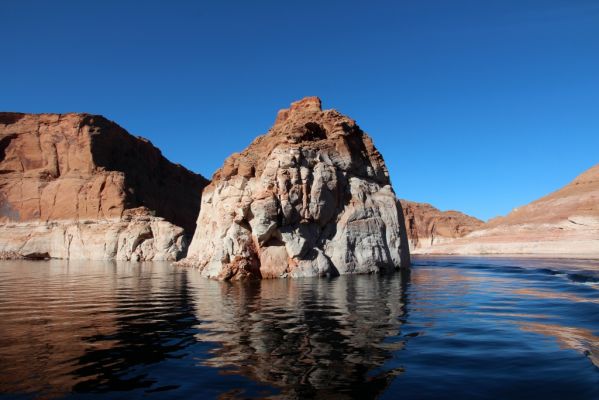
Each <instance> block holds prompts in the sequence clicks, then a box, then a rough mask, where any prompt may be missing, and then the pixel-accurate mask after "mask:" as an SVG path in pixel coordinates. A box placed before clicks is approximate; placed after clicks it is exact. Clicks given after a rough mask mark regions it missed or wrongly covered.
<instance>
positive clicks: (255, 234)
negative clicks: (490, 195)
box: [185, 97, 409, 280]
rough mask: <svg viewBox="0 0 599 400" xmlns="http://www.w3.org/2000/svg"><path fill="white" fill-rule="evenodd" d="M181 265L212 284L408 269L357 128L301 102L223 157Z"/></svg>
mask: <svg viewBox="0 0 599 400" xmlns="http://www.w3.org/2000/svg"><path fill="white" fill-rule="evenodd" d="M197 226H198V229H197V230H196V233H195V235H194V238H193V240H192V243H191V245H190V249H189V253H188V258H187V259H186V260H185V264H188V265H193V266H196V267H198V268H199V269H200V271H201V272H202V274H203V275H205V276H208V277H212V278H217V279H224V280H228V279H239V278H243V277H259V278H275V277H286V276H291V277H299V276H313V275H337V274H350V273H366V272H378V271H392V270H395V269H397V268H400V267H407V266H408V264H409V250H408V245H407V242H406V238H405V229H404V226H403V215H402V212H401V205H400V204H399V202H398V201H396V198H395V193H394V192H393V189H392V187H391V184H390V182H389V175H388V172H387V168H386V167H385V163H384V161H383V158H382V157H381V155H380V153H379V152H378V151H377V150H376V149H375V147H374V145H373V143H372V141H371V139H370V138H369V137H368V135H366V134H365V133H364V132H362V130H360V128H359V127H358V126H357V125H356V123H355V122H354V121H353V120H351V119H349V118H347V117H345V116H343V115H341V114H339V113H338V112H337V111H335V110H325V111H323V110H322V109H321V103H320V100H319V99H318V98H315V97H311V98H305V99H303V100H301V101H299V102H296V103H293V104H292V105H291V107H290V108H289V109H287V110H282V111H280V112H279V114H278V116H277V118H276V121H275V125H274V126H273V127H272V128H271V130H270V131H269V132H268V133H267V134H266V135H264V136H260V137H258V138H257V139H255V140H254V142H253V143H252V144H251V145H250V146H249V147H248V148H247V149H246V150H244V151H243V152H241V153H239V154H234V155H232V156H231V157H229V158H228V159H227V160H226V161H225V163H224V165H223V167H222V168H221V169H219V170H218V171H217V172H216V173H215V174H214V177H213V180H212V182H211V184H210V185H209V186H207V187H206V189H205V190H204V193H203V198H202V206H201V210H200V215H199V217H198V220H197Z"/></svg>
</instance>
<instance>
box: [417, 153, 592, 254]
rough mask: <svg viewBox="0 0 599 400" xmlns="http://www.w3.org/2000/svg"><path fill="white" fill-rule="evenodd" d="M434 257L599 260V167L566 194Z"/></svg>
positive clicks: (543, 201)
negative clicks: (520, 256) (530, 256)
mask: <svg viewBox="0 0 599 400" xmlns="http://www.w3.org/2000/svg"><path fill="white" fill-rule="evenodd" d="M428 253H432V254H552V255H559V254H563V255H578V256H589V257H598V256H599V165H596V166H594V167H593V168H591V169H589V170H588V171H586V172H584V173H583V174H581V175H580V176H578V177H577V178H576V179H574V181H572V182H571V183H570V184H568V185H566V186H565V187H563V188H562V189H560V190H557V191H556V192H554V193H551V194H549V195H547V196H545V197H542V198H541V199H539V200H536V201H534V202H532V203H530V204H528V205H526V206H523V207H519V208H517V209H515V210H513V211H512V212H511V213H510V214H508V215H507V216H505V217H500V218H495V219H493V220H490V221H489V222H488V223H486V224H485V225H483V226H482V227H481V228H480V229H478V230H476V231H474V232H472V233H470V234H468V235H466V236H464V237H463V238H461V239H456V240H455V241H452V242H450V243H447V244H443V245H439V246H435V247H433V248H432V249H430V251H428Z"/></svg>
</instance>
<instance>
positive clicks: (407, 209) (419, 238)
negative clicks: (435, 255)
mask: <svg viewBox="0 0 599 400" xmlns="http://www.w3.org/2000/svg"><path fill="white" fill-rule="evenodd" d="M401 205H402V208H403V214H404V218H405V221H406V230H407V234H408V240H409V242H410V251H411V252H412V253H414V254H418V253H420V252H427V251H428V249H430V248H431V247H433V246H436V245H439V244H442V243H447V242H449V241H451V240H453V239H455V238H460V237H462V236H465V235H467V234H469V233H471V232H473V231H474V230H476V229H478V228H480V227H481V226H482V225H483V224H484V222H483V221H481V220H479V219H477V218H474V217H471V216H469V215H466V214H464V213H461V212H459V211H441V210H439V209H437V208H435V207H433V206H432V205H430V204H427V203H417V202H413V201H408V200H401Z"/></svg>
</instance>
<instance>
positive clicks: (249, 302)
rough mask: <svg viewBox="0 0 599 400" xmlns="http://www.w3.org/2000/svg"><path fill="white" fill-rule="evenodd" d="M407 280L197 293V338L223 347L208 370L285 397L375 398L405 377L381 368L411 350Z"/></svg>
mask: <svg viewBox="0 0 599 400" xmlns="http://www.w3.org/2000/svg"><path fill="white" fill-rule="evenodd" d="M190 278H191V277H190ZM191 279H193V278H191ZM199 279H201V278H199ZM406 280H407V277H405V276H404V277H402V278H401V279H397V277H395V278H393V279H391V278H389V277H384V276H383V277H381V276H360V277H340V278H337V279H334V280H324V279H299V280H269V281H262V282H254V283H251V284H247V283H246V284H239V283H233V284H219V285H218V286H216V285H213V286H214V287H213V292H212V294H213V297H212V299H211V300H209V301H207V299H206V295H205V293H202V291H197V293H198V295H199V296H201V298H198V299H197V300H196V301H195V304H196V315H197V318H198V319H199V320H202V321H203V324H202V327H203V328H204V329H203V330H202V333H199V334H198V335H197V338H198V339H199V340H204V341H215V342H218V343H219V344H220V346H219V347H218V348H217V349H216V350H215V351H214V353H213V354H212V357H209V358H207V359H206V360H205V361H203V364H204V365H208V366H212V367H217V368H221V369H226V370H228V371H229V372H230V373H234V374H243V375H245V376H248V377H250V378H251V379H253V380H257V381H260V382H264V383H269V384H271V385H273V386H278V387H280V388H281V389H282V390H283V393H284V395H285V397H314V396H315V397H321V398H326V397H329V396H332V395H333V394H335V395H336V396H337V398H340V397H339V396H341V397H352V398H371V397H376V395H377V394H380V393H381V392H382V391H383V390H384V389H385V388H386V387H387V385H388V383H389V382H390V380H392V379H393V377H394V376H395V375H397V374H399V373H401V370H399V369H397V370H386V371H382V370H381V371H377V368H379V367H381V366H382V364H383V363H384V362H385V361H386V360H387V359H389V357H390V356H391V354H392V353H391V352H392V351H394V350H398V349H401V348H402V347H403V345H404V341H403V339H401V338H399V337H400V336H399V335H398V333H399V332H398V331H399V329H400V326H401V324H402V321H403V319H404V318H405V317H406V315H405V314H406V311H405V310H406V298H405V285H406ZM192 284H196V285H199V286H205V282H204V281H200V282H192ZM217 292H218V293H217ZM391 337H393V338H395V339H393V340H390V338H391ZM343 395H345V396H343Z"/></svg>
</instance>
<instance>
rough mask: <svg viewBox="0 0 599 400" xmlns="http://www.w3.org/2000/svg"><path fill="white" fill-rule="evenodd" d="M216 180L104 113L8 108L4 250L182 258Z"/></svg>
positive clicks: (2, 133) (1, 196)
mask: <svg viewBox="0 0 599 400" xmlns="http://www.w3.org/2000/svg"><path fill="white" fill-rule="evenodd" d="M207 183H208V181H207V180H206V179H204V178H203V177H202V176H200V175H197V174H194V173H192V172H191V171H188V170H187V169H185V168H183V167H182V166H180V165H176V164H173V163H171V162H169V161H168V160H167V159H166V158H164V157H163V156H162V154H161V153H160V150H158V149H157V148H156V147H154V146H153V145H152V144H151V143H150V142H149V141H148V140H146V139H143V138H140V137H134V136H132V135H130V134H129V133H127V132H126V131H125V130H124V129H123V128H121V127H120V126H118V125H117V124H115V123H113V122H111V121H109V120H107V119H106V118H104V117H101V116H97V115H89V114H21V113H0V257H1V258H64V259H86V260H175V259H177V258H178V257H180V256H182V255H183V254H184V252H185V250H186V241H187V239H186V235H188V236H190V235H193V232H194V230H195V223H194V220H195V217H196V216H197V214H198V212H199V207H200V199H201V192H202V188H203V187H204V186H205V185H206V184H207Z"/></svg>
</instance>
